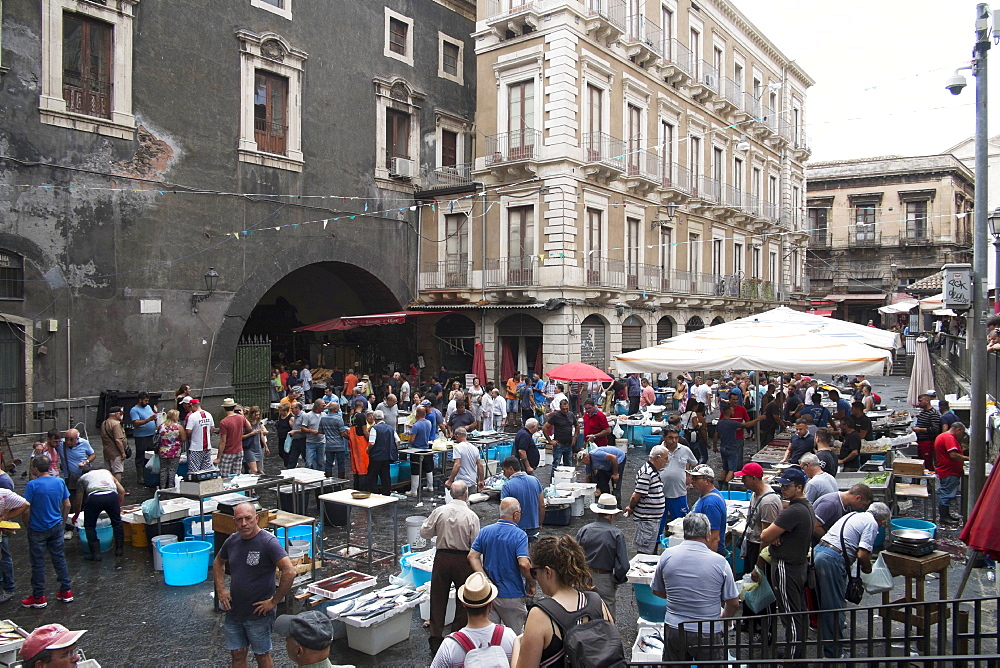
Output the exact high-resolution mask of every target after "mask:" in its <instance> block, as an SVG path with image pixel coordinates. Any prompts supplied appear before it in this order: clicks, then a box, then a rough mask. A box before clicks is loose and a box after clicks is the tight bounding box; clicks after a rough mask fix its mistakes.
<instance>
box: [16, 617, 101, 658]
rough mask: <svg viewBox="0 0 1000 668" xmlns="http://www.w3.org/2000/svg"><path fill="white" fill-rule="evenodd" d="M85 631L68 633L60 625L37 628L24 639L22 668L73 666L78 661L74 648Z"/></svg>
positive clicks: (78, 656)
mask: <svg viewBox="0 0 1000 668" xmlns="http://www.w3.org/2000/svg"><path fill="white" fill-rule="evenodd" d="M84 633H86V631H70V630H69V629H67V628H66V627H65V626H63V625H62V624H46V625H45V626H39V627H38V628H37V629H35V630H34V631H32V632H31V634H30V635H29V636H28V637H27V638H25V639H24V644H23V645H22V646H21V658H22V659H23V660H24V663H23V664H22V665H23V666H24V668H38V667H39V666H44V668H63V667H64V666H75V665H76V663H77V661H79V660H80V654H79V651H78V650H77V648H76V644H77V642H79V641H80V636H82V635H83V634H84Z"/></svg>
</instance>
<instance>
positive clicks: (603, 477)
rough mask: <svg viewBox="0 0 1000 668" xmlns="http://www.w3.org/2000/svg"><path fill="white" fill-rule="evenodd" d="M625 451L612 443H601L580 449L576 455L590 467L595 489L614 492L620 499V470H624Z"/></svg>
mask: <svg viewBox="0 0 1000 668" xmlns="http://www.w3.org/2000/svg"><path fill="white" fill-rule="evenodd" d="M625 456H626V455H625V451H624V450H622V449H621V448H616V447H614V446H613V445H602V446H600V447H598V448H594V449H593V450H591V451H589V452H588V451H586V450H581V451H580V454H579V455H578V457H579V458H580V459H581V460H582V461H583V464H584V466H587V467H589V468H590V471H591V473H592V474H593V476H594V482H596V483H597V491H599V492H601V493H604V494H614V495H615V498H617V499H618V500H619V502H620V501H621V498H620V497H621V472H622V471H624V470H625Z"/></svg>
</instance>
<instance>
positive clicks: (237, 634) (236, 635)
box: [222, 614, 275, 656]
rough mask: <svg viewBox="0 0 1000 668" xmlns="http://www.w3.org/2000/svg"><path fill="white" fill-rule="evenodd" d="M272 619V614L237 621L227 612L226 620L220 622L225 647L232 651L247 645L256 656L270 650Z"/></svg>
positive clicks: (273, 617)
mask: <svg viewBox="0 0 1000 668" xmlns="http://www.w3.org/2000/svg"><path fill="white" fill-rule="evenodd" d="M274 620H275V616H274V615H265V616H264V617H254V618H253V619H248V620H247V621H245V622H238V621H236V620H234V619H232V618H231V617H230V616H229V615H228V614H227V615H226V621H225V622H223V624H222V633H223V635H224V636H225V638H226V649H228V650H229V651H230V652H232V651H236V650H241V649H247V648H248V647H249V648H250V650H251V651H252V652H253V653H254V654H256V655H258V656H262V655H264V654H267V653H268V652H270V651H271V628H272V627H273V626H274Z"/></svg>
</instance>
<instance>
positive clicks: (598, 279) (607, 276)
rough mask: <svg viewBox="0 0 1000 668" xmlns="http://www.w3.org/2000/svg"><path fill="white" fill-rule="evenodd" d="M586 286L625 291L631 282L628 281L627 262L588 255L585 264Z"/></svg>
mask: <svg viewBox="0 0 1000 668" xmlns="http://www.w3.org/2000/svg"><path fill="white" fill-rule="evenodd" d="M583 270H584V284H585V285H586V287H588V288H610V289H614V290H625V289H626V287H627V286H628V284H629V282H628V281H627V280H626V275H627V274H626V271H625V260H614V259H609V258H604V257H599V256H597V255H596V254H592V255H588V256H587V257H586V259H585V260H584V263H583Z"/></svg>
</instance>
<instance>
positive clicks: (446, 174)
mask: <svg viewBox="0 0 1000 668" xmlns="http://www.w3.org/2000/svg"><path fill="white" fill-rule="evenodd" d="M472 168H473V165H472V163H464V164H460V165H450V166H447V167H438V168H436V169H430V168H421V170H420V178H421V179H422V180H423V186H424V188H426V189H430V188H446V187H449V186H465V185H469V184H470V183H472V181H473V179H472Z"/></svg>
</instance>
